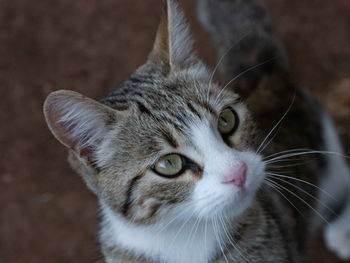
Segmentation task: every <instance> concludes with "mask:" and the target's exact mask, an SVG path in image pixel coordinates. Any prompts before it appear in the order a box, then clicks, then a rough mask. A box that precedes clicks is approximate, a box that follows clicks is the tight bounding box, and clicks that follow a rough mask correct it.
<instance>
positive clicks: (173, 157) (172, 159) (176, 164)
mask: <svg viewBox="0 0 350 263" xmlns="http://www.w3.org/2000/svg"><path fill="white" fill-rule="evenodd" d="M182 168H183V158H182V157H181V156H180V155H178V154H168V155H165V156H163V157H161V158H160V159H159V160H158V161H157V162H156V163H155V164H154V165H153V166H152V169H153V170H154V171H155V172H157V173H158V174H160V175H162V176H165V177H174V176H177V175H179V174H180V172H181V171H182Z"/></svg>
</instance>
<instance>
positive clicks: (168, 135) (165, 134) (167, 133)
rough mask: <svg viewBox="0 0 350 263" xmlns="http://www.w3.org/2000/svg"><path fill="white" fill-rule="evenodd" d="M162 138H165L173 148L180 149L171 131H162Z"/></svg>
mask: <svg viewBox="0 0 350 263" xmlns="http://www.w3.org/2000/svg"><path fill="white" fill-rule="evenodd" d="M161 133H162V136H163V137H164V139H165V140H166V141H167V142H168V143H169V144H170V145H171V146H172V147H173V148H177V147H179V143H178V142H177V141H176V139H175V137H174V136H173V135H172V134H171V132H170V131H169V130H167V129H166V130H162V131H161Z"/></svg>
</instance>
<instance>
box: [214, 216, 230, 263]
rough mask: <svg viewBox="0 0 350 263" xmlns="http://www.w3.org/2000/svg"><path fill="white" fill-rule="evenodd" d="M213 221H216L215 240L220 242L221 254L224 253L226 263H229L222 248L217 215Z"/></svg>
mask: <svg viewBox="0 0 350 263" xmlns="http://www.w3.org/2000/svg"><path fill="white" fill-rule="evenodd" d="M213 219H214V220H213V226H214V235H215V238H216V240H217V242H218V245H219V247H220V250H221V253H222V255H223V256H224V258H225V262H227V263H228V259H227V257H226V255H225V251H224V249H223V247H222V245H221V239H220V233H219V227H218V222H217V215H216V214H215V215H214V218H213Z"/></svg>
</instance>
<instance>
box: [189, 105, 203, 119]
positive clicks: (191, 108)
mask: <svg viewBox="0 0 350 263" xmlns="http://www.w3.org/2000/svg"><path fill="white" fill-rule="evenodd" d="M187 107H188V108H189V109H190V111H192V112H193V113H194V114H195V115H197V116H198V118H199V119H202V116H201V115H200V114H199V112H198V111H197V110H196V109H195V108H194V107H193V105H192V104H191V103H190V102H187Z"/></svg>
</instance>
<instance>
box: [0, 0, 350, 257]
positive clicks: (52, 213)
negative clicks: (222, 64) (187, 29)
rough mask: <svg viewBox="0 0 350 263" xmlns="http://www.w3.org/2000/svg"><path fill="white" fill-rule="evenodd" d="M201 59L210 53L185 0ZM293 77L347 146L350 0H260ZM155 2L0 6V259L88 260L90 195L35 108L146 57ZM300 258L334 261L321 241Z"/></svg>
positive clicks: (92, 237)
mask: <svg viewBox="0 0 350 263" xmlns="http://www.w3.org/2000/svg"><path fill="white" fill-rule="evenodd" d="M181 3H182V4H181V5H182V6H184V7H185V12H186V13H187V16H188V17H189V19H190V23H191V25H192V26H193V28H192V31H194V32H195V37H196V41H197V44H196V46H197V47H198V48H199V50H200V55H201V57H203V58H204V59H205V60H206V61H208V62H209V63H211V64H213V62H214V59H213V53H214V52H213V50H212V49H211V46H210V44H209V41H208V39H207V38H206V37H207V36H206V35H205V33H204V32H203V31H202V30H201V29H200V28H199V26H198V24H197V22H196V21H195V15H194V10H193V8H194V4H193V1H189V0H187V1H185V0H182V1H181ZM267 5H268V7H269V9H270V11H271V14H272V18H273V20H274V25H275V26H276V31H277V32H278V34H279V35H280V37H281V38H282V39H283V41H284V42H285V45H286V46H287V50H288V52H289V54H290V57H291V64H292V68H293V71H294V73H295V75H296V79H297V80H298V82H299V83H300V84H301V85H303V86H305V87H307V88H309V89H310V90H311V91H312V92H313V93H314V94H316V96H317V97H318V98H319V99H320V100H321V101H322V102H323V103H324V104H325V105H327V107H328V108H329V109H330V111H331V113H332V115H333V116H334V117H335V120H336V124H337V128H338V130H339V132H340V134H341V137H342V139H343V141H344V143H345V146H346V149H347V152H348V153H349V151H350V136H349V134H348V131H349V129H350V122H349V121H348V120H349V117H350V48H349V43H350V2H349V1H348V0H333V1H327V0H313V1H288V0H268V1H267ZM159 10H160V1H159V0H147V1H143V0H134V1H130V0H99V1H97V0H95V1H91V0H89V1H86V0H85V1H84V0H74V1H69V0H52V1H46V0H36V1H30V0H1V1H0V98H1V103H0V120H1V128H0V146H1V151H0V167H1V170H0V197H1V198H0V262H11V263H12V262H13V263H17V262H26V263H31V262H36V263H38V262H94V261H96V260H97V259H98V258H99V253H98V246H97V242H96V233H97V219H98V216H97V204H96V198H95V197H94V196H93V195H92V194H91V193H90V192H89V191H88V190H87V188H86V187H85V185H84V184H83V182H82V180H81V179H80V178H79V177H78V176H77V175H75V174H74V173H73V172H72V171H71V170H70V169H69V167H68V165H67V163H66V150H65V149H64V147H63V146H61V145H60V144H59V143H58V142H57V141H56V140H55V139H54V138H53V136H52V135H51V134H50V133H49V131H48V129H47V128H46V125H45V123H44V120H43V115H42V112H41V107H42V103H43V101H44V99H45V97H46V96H47V94H48V93H49V92H51V91H53V90H56V89H72V90H75V91H78V92H81V93H84V94H85V95H88V96H91V97H93V98H101V97H102V96H103V95H104V94H106V93H107V91H109V90H111V89H112V88H113V87H115V85H116V84H117V83H120V82H121V81H122V80H123V79H125V78H126V77H127V76H128V74H129V73H131V72H132V71H133V70H134V69H135V68H136V67H137V66H138V65H140V64H141V63H142V62H144V60H145V58H146V55H147V52H148V51H149V50H150V48H151V45H152V41H153V37H154V33H155V30H156V26H157V22H158V18H159V13H160V11H159ZM309 258H310V260H309V261H308V262H310V263H312V262H314V263H315V262H319V263H322V262H340V261H337V260H336V258H335V257H334V255H332V254H331V253H329V252H327V250H326V248H325V247H324V245H323V243H322V240H321V238H318V239H317V240H316V241H314V242H312V243H311V244H310V252H309Z"/></svg>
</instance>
